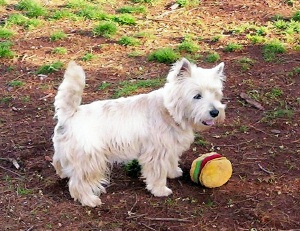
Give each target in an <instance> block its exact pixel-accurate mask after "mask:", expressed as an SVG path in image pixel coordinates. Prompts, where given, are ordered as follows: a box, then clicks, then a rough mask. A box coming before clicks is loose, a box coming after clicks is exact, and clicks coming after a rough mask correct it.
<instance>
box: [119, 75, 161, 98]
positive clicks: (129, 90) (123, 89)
mask: <svg viewBox="0 0 300 231" xmlns="http://www.w3.org/2000/svg"><path fill="white" fill-rule="evenodd" d="M162 85H163V81H162V80H161V79H147V80H137V81H123V82H121V83H120V85H119V87H118V89H117V90H116V92H115V94H114V97H115V98H119V97H123V96H129V95H132V94H134V93H137V92H139V91H140V92H142V91H144V90H145V89H154V88H158V87H160V86H162Z"/></svg>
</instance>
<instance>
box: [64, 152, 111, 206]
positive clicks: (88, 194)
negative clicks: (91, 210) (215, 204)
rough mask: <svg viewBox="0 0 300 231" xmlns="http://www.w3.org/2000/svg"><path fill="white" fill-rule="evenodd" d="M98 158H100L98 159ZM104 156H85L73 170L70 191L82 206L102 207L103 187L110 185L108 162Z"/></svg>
mask: <svg viewBox="0 0 300 231" xmlns="http://www.w3.org/2000/svg"><path fill="white" fill-rule="evenodd" d="M97 157H98V158H97ZM101 157H103V156H102V155H85V158H83V159H81V161H78V164H77V165H76V166H74V168H73V169H72V174H70V180H69V190H70V194H71V196H72V198H74V200H79V201H80V202H81V204H82V205H86V206H90V207H95V206H97V205H101V200H100V198H99V195H100V194H101V193H105V192H106V190H105V188H104V186H103V185H107V184H108V183H109V177H108V174H107V172H108V171H107V168H108V167H107V162H106V161H105V158H104V157H103V158H102V161H100V160H99V159H100V158H101Z"/></svg>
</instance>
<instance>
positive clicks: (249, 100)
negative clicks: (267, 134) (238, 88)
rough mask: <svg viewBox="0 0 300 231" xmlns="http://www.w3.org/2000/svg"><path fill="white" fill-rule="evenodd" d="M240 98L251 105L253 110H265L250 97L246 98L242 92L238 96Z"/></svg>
mask: <svg viewBox="0 0 300 231" xmlns="http://www.w3.org/2000/svg"><path fill="white" fill-rule="evenodd" d="M240 97H241V98H242V99H244V100H245V101H246V102H247V103H249V104H251V105H252V106H254V107H255V108H257V109H259V110H265V108H264V107H263V106H262V105H261V104H260V103H258V102H257V101H255V100H254V99H251V98H250V96H248V95H247V94H246V93H244V92H242V93H241V94H240Z"/></svg>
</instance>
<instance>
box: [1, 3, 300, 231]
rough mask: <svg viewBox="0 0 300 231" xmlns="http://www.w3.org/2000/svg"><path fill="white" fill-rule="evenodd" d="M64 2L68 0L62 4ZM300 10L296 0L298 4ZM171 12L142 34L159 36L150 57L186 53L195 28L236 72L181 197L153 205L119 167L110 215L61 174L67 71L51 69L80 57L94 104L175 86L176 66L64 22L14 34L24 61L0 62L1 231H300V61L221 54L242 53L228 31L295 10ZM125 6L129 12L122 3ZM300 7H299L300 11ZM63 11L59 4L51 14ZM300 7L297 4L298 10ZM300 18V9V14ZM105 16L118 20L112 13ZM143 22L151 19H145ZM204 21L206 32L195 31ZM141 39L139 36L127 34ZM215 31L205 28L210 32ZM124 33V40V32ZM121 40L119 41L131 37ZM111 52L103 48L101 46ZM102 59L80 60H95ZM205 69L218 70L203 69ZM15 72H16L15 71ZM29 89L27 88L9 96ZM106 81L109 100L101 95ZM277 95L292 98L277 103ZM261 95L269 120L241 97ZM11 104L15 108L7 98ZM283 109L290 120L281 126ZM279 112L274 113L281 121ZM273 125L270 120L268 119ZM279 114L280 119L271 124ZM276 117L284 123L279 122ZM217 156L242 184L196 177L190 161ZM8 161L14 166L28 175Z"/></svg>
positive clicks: (179, 183)
mask: <svg viewBox="0 0 300 231" xmlns="http://www.w3.org/2000/svg"><path fill="white" fill-rule="evenodd" d="M53 2H59V1H53ZM294 2H296V1H294ZM169 3H170V2H168V1H161V4H157V5H155V6H150V7H149V10H148V16H149V18H150V17H151V18H152V19H156V20H150V19H147V20H145V21H144V28H143V29H147V27H148V26H149V27H150V26H151V28H154V31H155V33H156V36H157V38H156V39H155V40H153V41H152V42H148V41H147V39H145V38H144V40H145V41H143V45H142V46H141V47H140V49H141V50H143V51H144V52H145V54H147V53H149V52H150V51H153V50H154V49H156V48H158V47H167V46H171V45H172V44H173V45H174V44H178V42H180V41H181V40H182V36H183V34H184V33H185V31H184V33H183V30H185V28H189V29H191V28H192V29H193V30H195V31H194V32H195V33H198V35H199V36H202V34H203V33H204V32H203V31H205V30H207V28H209V31H210V32H211V34H207V32H205V33H206V34H204V35H205V36H204V37H203V40H202V41H201V46H203V49H202V51H205V50H209V49H212V50H216V51H218V52H219V54H220V56H221V60H222V61H224V62H225V65H226V68H225V69H226V70H225V72H226V75H227V81H226V88H225V91H224V93H225V98H224V102H225V103H227V119H226V122H225V124H223V125H221V126H218V127H216V128H213V129H211V130H210V131H209V132H206V133H203V134H201V138H202V139H203V140H205V142H206V144H205V145H200V144H199V143H197V142H195V144H193V145H192V147H191V149H190V150H189V151H187V152H186V153H185V154H184V155H183V157H182V160H181V167H182V168H183V170H184V175H183V177H180V178H178V179H174V180H168V185H169V186H170V188H171V189H172V190H173V194H172V195H171V196H169V197H167V198H155V197H153V196H152V195H151V194H150V193H149V192H147V191H146V189H145V185H144V183H143V181H142V180H141V179H138V178H132V177H129V176H128V175H126V172H125V171H124V168H123V167H122V166H121V165H119V166H115V167H114V169H113V174H112V179H111V185H110V186H109V187H108V188H107V193H106V194H103V195H101V199H102V201H103V202H104V205H103V206H101V207H97V208H88V207H82V206H81V205H80V204H79V203H77V202H74V201H73V200H72V198H71V197H70V195H69V192H68V187H67V181H66V180H60V179H59V177H58V176H57V175H56V174H55V171H54V169H53V167H52V165H51V162H50V161H51V157H52V155H53V146H52V142H51V136H52V134H53V128H54V125H55V124H54V121H53V120H52V117H53V100H54V96H55V94H56V90H57V86H58V84H59V83H60V82H61V79H62V76H63V70H61V71H58V72H56V73H52V74H49V75H48V76H47V77H46V78H41V77H39V76H37V75H36V74H35V71H36V70H37V68H38V67H40V66H41V65H43V64H45V63H51V62H54V61H56V60H61V61H62V62H64V64H67V63H68V61H69V60H72V59H75V60H77V61H78V62H79V63H80V64H82V65H83V66H84V68H85V69H86V72H87V75H88V79H87V84H88V85H87V87H86V89H85V93H84V99H83V100H84V103H88V102H91V101H93V100H96V99H105V98H109V97H111V96H112V94H113V92H114V88H115V87H116V86H117V85H118V83H119V82H120V81H121V80H124V79H139V78H157V77H162V76H166V74H167V72H168V69H169V66H168V65H165V64H157V63H154V62H149V61H147V57H146V55H145V56H142V57H132V58H130V57H128V56H127V54H128V53H130V52H131V51H132V50H134V49H135V48H131V47H123V46H121V45H118V44H116V43H115V41H113V40H109V39H105V38H101V37H97V38H96V37H93V36H92V33H91V32H90V31H91V27H92V26H91V23H90V22H89V21H84V22H82V21H75V22H73V21H69V22H66V21H57V22H55V23H53V22H49V23H48V24H47V23H45V24H44V26H43V27H40V28H38V29H34V30H24V29H22V28H21V27H15V30H17V31H18V35H15V36H14V39H13V42H14V46H13V50H14V51H15V52H16V53H17V54H18V56H17V57H16V58H14V59H13V60H11V59H0V73H1V77H0V97H1V103H0V108H1V110H0V128H1V131H0V136H1V138H0V150H1V152H0V155H1V160H0V167H1V168H0V176H1V181H0V185H1V189H0V207H1V209H0V214H1V215H0V224H1V230H115V231H117V230H118V231H120V230H292V229H297V228H298V229H299V228H300V221H299V218H300V167H299V162H298V161H299V158H300V144H299V142H300V136H299V123H300V120H299V116H298V115H299V113H300V110H299V90H300V88H299V86H300V78H299V74H298V75H297V74H294V75H292V74H291V72H292V70H293V69H294V68H296V67H299V60H300V54H299V52H295V51H288V52H287V53H285V54H282V55H280V56H278V59H277V60H276V61H274V62H265V61H264V60H263V57H262V52H261V47H260V46H250V45H247V44H245V46H244V49H243V50H241V51H238V52H232V53H228V52H227V53H226V52H223V49H222V47H224V46H225V44H227V43H228V42H229V41H231V40H232V39H235V40H239V42H240V43H244V40H245V35H243V34H239V35H232V34H231V33H230V31H229V32H228V30H227V28H228V27H229V26H230V25H233V24H238V23H243V22H252V23H253V22H255V23H257V24H262V23H265V22H267V21H268V20H269V19H270V17H271V16H273V15H274V14H275V13H276V14H281V15H284V16H287V17H288V16H290V15H291V14H292V13H293V12H294V11H295V7H294V8H293V7H291V6H289V5H288V4H286V3H285V1H281V0H265V1H252V0H243V1H241V0H234V1H233V0H226V1H202V3H201V4H200V5H199V6H198V7H195V8H192V9H185V10H184V9H177V10H175V11H174V12H172V13H168V14H165V15H163V16H162V14H163V13H164V12H167V11H168V9H166V8H165V6H166V5H168V4H169ZM118 4H119V6H122V5H124V2H123V1H119V3H118ZM295 4H298V3H295ZM53 7H55V6H53ZM297 7H299V4H298V6H297ZM298 9H299V8H298ZM107 10H111V11H112V12H113V9H110V8H109V7H108V9H107ZM14 11H15V10H14V8H13V5H9V6H8V7H5V8H2V9H1V11H0V15H1V16H0V17H1V19H0V21H4V20H5V18H6V17H7V15H9V14H11V13H12V12H14ZM141 21H142V20H141ZM196 21H198V22H199V21H201V25H200V24H193V23H195V22H196ZM222 27H223V33H224V35H225V36H224V38H223V39H222V40H221V41H219V42H217V43H212V42H210V41H209V38H211V37H212V36H213V35H214V31H215V29H214V28H218V31H220V28H222ZM128 28H129V29H130V30H137V31H138V29H137V28H135V27H128ZM205 28H206V29H205ZM55 30H63V31H65V33H67V34H68V38H67V39H65V40H61V41H56V42H50V41H49V34H50V33H51V32H52V31H55ZM126 31H127V29H126V26H124V27H123V31H122V33H124V34H125V33H126ZM122 33H121V32H119V35H120V36H122ZM100 45H101V46H100ZM58 46H63V47H66V48H67V49H68V51H69V52H68V54H67V55H54V54H53V53H51V50H52V48H53V47H58ZM91 49H92V50H93V53H94V54H96V55H97V58H95V59H93V60H91V61H89V62H82V61H80V57H82V56H83V55H84V54H85V52H87V51H89V50H91ZM241 57H249V58H251V59H253V60H255V63H254V64H253V65H252V66H251V68H250V69H249V70H247V71H243V70H242V68H241V66H240V65H239V64H238V62H237V59H239V58H241ZM196 62H197V64H198V65H201V66H204V67H211V66H213V65H212V64H207V63H205V62H204V61H203V60H202V59H198V60H197V61H196ZM11 67H12V68H11ZM12 80H20V81H22V82H24V83H25V84H24V85H23V86H21V87H9V86H8V83H9V82H10V81H12ZM102 81H106V82H109V83H111V86H110V87H109V88H108V90H107V89H106V90H104V91H99V90H97V88H98V86H99V84H100V83H101V82H102ZM273 88H277V89H281V90H282V91H283V95H281V96H278V97H277V98H272V97H271V96H270V94H269V93H270V92H272V89H273ZM251 91H252V92H253V91H257V92H258V93H259V95H260V96H261V97H260V98H259V103H260V104H261V105H262V106H263V107H264V109H263V110H259V109H257V108H255V107H254V106H253V105H251V104H249V103H246V102H245V101H244V100H243V99H242V98H241V97H240V94H241V93H243V92H244V93H249V92H251ZM5 99H9V100H5ZM279 109H288V110H289V111H292V112H293V114H292V115H291V116H286V115H285V116H284V115H283V116H279V115H278V114H276V112H278V110H279ZM274 113H275V114H274ZM268 115H269V116H268ZM272 115H273V116H272ZM276 115H277V116H276ZM212 150H215V151H218V152H219V153H221V154H223V155H225V156H226V157H227V158H228V159H229V160H230V161H231V162H232V165H233V170H234V172H233V175H232V177H231V179H230V180H229V182H228V183H227V184H225V185H224V186H222V187H220V188H214V189H207V188H204V187H201V186H199V185H196V184H193V183H192V182H191V180H190V178H189V175H188V174H189V168H190V165H191V163H192V161H193V160H194V159H195V158H196V157H197V155H199V154H200V153H206V152H209V151H212ZM8 158H14V159H15V160H16V161H17V162H18V164H19V165H20V169H16V168H15V166H14V165H13V163H12V162H11V161H9V159H8Z"/></svg>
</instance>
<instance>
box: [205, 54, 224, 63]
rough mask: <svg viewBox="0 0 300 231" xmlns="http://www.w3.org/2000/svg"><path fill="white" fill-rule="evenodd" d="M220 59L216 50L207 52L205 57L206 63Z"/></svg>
mask: <svg viewBox="0 0 300 231" xmlns="http://www.w3.org/2000/svg"><path fill="white" fill-rule="evenodd" d="M219 60H220V55H219V54H218V53H217V52H211V53H208V54H207V55H206V57H205V61H206V62H208V63H214V62H217V61H219Z"/></svg>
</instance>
